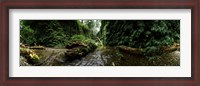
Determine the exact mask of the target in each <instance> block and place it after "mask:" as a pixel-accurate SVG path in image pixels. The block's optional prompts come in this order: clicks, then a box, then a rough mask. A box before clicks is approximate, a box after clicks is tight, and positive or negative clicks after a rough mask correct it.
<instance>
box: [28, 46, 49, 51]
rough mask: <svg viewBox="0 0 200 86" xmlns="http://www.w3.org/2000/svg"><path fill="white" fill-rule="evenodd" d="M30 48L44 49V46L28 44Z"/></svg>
mask: <svg viewBox="0 0 200 86" xmlns="http://www.w3.org/2000/svg"><path fill="white" fill-rule="evenodd" d="M29 48H30V49H40V50H44V49H45V47H44V46H30V47H29Z"/></svg>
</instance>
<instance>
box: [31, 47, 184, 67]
mask: <svg viewBox="0 0 200 86" xmlns="http://www.w3.org/2000/svg"><path fill="white" fill-rule="evenodd" d="M66 50H67V49H54V48H46V49H45V50H34V51H35V52H36V53H37V54H38V55H40V56H42V58H41V60H44V59H46V58H47V57H49V56H50V55H51V56H52V57H53V55H57V54H59V53H61V52H65V51H66ZM58 66H180V52H179V51H175V52H172V53H169V54H164V55H161V56H157V58H156V59H154V60H149V59H148V58H145V57H142V56H140V55H130V54H127V53H123V52H120V51H118V49H116V48H113V47H102V48H97V49H96V50H95V51H93V52H91V53H89V54H88V55H86V56H84V57H82V58H80V59H76V60H74V61H65V62H64V63H63V64H62V65H58Z"/></svg>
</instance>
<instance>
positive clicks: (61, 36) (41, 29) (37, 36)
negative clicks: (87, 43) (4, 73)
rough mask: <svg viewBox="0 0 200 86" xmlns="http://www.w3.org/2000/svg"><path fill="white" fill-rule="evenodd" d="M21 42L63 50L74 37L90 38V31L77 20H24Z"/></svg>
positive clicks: (21, 22) (21, 23)
mask: <svg viewBox="0 0 200 86" xmlns="http://www.w3.org/2000/svg"><path fill="white" fill-rule="evenodd" d="M20 25H21V29H20V35H21V38H20V42H21V43H24V44H30V45H33V44H37V45H43V46H48V47H56V48H62V47H64V46H65V45H66V44H67V43H68V41H69V40H70V38H71V37H72V36H73V35H79V34H81V35H84V36H86V37H89V35H88V34H89V33H90V30H89V28H88V27H87V26H85V25H82V24H81V23H80V22H79V21H76V20H22V21H20Z"/></svg>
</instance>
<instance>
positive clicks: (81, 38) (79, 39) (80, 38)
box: [68, 35, 96, 47]
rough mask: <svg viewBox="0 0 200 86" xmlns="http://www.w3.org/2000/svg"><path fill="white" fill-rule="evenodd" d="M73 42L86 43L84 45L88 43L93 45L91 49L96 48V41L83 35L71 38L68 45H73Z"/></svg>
mask: <svg viewBox="0 0 200 86" xmlns="http://www.w3.org/2000/svg"><path fill="white" fill-rule="evenodd" d="M71 42H84V43H87V44H89V45H91V47H94V46H96V44H95V43H96V42H95V40H93V39H90V38H87V37H85V36H83V35H74V36H72V37H71V38H70V41H68V43H71Z"/></svg>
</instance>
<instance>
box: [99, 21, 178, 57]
mask: <svg viewBox="0 0 200 86" xmlns="http://www.w3.org/2000/svg"><path fill="white" fill-rule="evenodd" d="M102 22H103V23H104V24H102V27H103V28H106V29H105V30H104V31H106V32H107V33H106V34H103V35H104V39H105V41H104V43H105V44H107V45H111V46H116V45H125V46H130V47H134V48H143V49H144V51H143V53H142V54H144V55H146V56H154V55H157V54H159V53H160V52H159V50H160V48H161V47H162V46H171V45H172V44H173V43H175V42H176V43H179V42H180V21H179V20H108V21H102ZM105 26H106V27H105ZM104 31H101V32H102V33H103V32H104Z"/></svg>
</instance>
